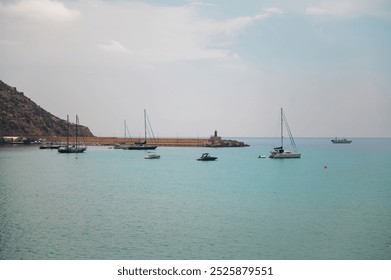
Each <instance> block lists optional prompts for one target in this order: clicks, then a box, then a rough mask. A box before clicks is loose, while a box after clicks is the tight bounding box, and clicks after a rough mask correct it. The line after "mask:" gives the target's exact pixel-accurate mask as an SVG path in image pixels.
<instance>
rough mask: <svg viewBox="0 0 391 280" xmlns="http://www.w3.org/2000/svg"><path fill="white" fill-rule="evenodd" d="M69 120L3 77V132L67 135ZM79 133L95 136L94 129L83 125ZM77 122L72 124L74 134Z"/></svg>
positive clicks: (0, 90) (0, 109)
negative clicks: (57, 115)
mask: <svg viewBox="0 0 391 280" xmlns="http://www.w3.org/2000/svg"><path fill="white" fill-rule="evenodd" d="M67 128H68V125H67V122H66V121H65V120H62V119H60V118H58V117H56V116H54V115H52V114H51V113H49V112H47V111H45V110H44V109H42V108H41V107H40V106H38V105H37V104H35V103H34V102H33V101H31V100H30V99H29V98H28V97H26V96H25V95H24V94H23V93H22V92H18V91H17V90H16V88H14V87H11V86H9V85H7V84H5V83H4V82H2V81H0V136H29V137H41V136H42V137H44V136H66V135H67ZM78 129H79V133H78V134H79V135H80V136H85V137H91V136H94V135H93V134H92V133H91V131H90V129H89V128H88V127H85V126H79V127H78ZM74 134H75V124H71V125H70V127H69V135H70V136H74Z"/></svg>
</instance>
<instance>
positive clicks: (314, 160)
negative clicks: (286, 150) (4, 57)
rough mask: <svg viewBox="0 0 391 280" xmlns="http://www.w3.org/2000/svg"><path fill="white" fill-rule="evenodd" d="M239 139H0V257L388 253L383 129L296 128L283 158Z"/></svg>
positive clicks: (388, 149) (260, 142) (264, 144)
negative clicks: (345, 141)
mask: <svg viewBox="0 0 391 280" xmlns="http://www.w3.org/2000/svg"><path fill="white" fill-rule="evenodd" d="M243 140H244V141H245V142H246V143H249V144H250V145H251V146H250V147H248V148H236V149H232V148H231V149H229V148H227V149H205V148H164V147H160V148H158V149H157V150H156V152H158V153H159V154H160V155H161V156H162V157H161V158H160V159H159V160H145V159H144V155H145V152H144V151H122V150H114V149H108V148H107V147H89V148H88V150H87V152H86V153H84V154H79V155H76V156H75V155H65V154H58V153H57V151H55V150H54V151H51V150H39V149H38V147H35V146H30V147H11V146H1V147H0V259H391V215H390V213H391V203H390V201H391V175H390V170H391V139H353V143H352V144H350V145H335V144H334V145H333V144H331V142H330V140H329V139H316V138H315V139H309V138H306V139H297V144H298V146H299V148H300V150H301V152H302V158H301V159H291V160H272V159H269V158H265V159H259V158H257V157H258V155H261V154H262V155H268V152H269V151H270V150H271V148H272V147H273V145H277V144H278V140H277V139H272V138H248V139H243ZM202 152H210V153H211V154H213V155H216V156H218V157H219V159H218V160H217V161H216V162H198V161H196V160H195V159H196V158H197V157H198V156H200V155H201V153H202ZM325 166H327V168H325Z"/></svg>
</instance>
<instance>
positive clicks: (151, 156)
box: [144, 153, 160, 159]
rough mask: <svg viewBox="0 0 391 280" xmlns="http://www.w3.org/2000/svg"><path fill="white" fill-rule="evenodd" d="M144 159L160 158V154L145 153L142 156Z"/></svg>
mask: <svg viewBox="0 0 391 280" xmlns="http://www.w3.org/2000/svg"><path fill="white" fill-rule="evenodd" d="M144 158H145V159H158V158H160V155H158V154H156V153H148V154H147V155H145V156H144Z"/></svg>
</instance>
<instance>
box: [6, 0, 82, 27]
mask: <svg viewBox="0 0 391 280" xmlns="http://www.w3.org/2000/svg"><path fill="white" fill-rule="evenodd" d="M0 14H6V15H10V16H17V17H21V18H25V19H28V20H32V21H36V22H67V21H72V20H75V19H77V18H79V17H80V12H79V11H77V10H72V9H68V8H66V7H65V6H64V5H63V4H62V3H60V2H58V1H55V0H53V1H50V0H22V1H17V2H11V4H2V3H0Z"/></svg>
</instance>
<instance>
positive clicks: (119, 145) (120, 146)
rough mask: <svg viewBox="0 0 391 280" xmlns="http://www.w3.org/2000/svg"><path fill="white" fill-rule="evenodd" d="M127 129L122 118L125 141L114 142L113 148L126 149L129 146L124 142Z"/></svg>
mask: <svg viewBox="0 0 391 280" xmlns="http://www.w3.org/2000/svg"><path fill="white" fill-rule="evenodd" d="M127 129H128V127H127V126H126V120H124V140H125V143H122V144H116V145H115V146H114V149H120V150H127V149H128V148H129V145H127V144H126V131H127Z"/></svg>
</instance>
